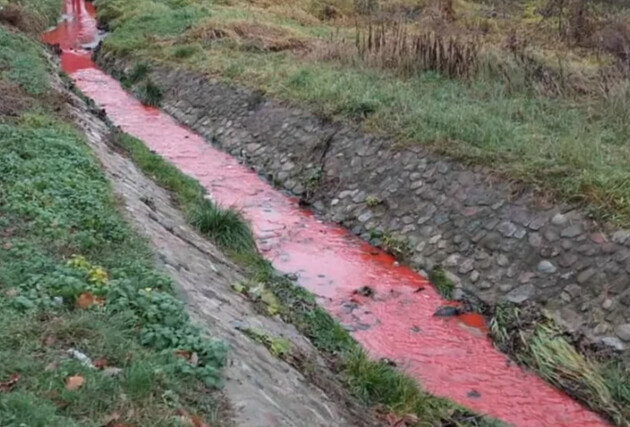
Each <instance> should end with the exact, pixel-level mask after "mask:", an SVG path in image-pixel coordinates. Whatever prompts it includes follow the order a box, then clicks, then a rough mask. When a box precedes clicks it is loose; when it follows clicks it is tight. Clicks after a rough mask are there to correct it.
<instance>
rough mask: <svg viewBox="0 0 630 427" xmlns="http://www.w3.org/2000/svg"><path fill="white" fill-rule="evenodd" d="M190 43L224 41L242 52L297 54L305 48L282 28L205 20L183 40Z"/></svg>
mask: <svg viewBox="0 0 630 427" xmlns="http://www.w3.org/2000/svg"><path fill="white" fill-rule="evenodd" d="M186 37H187V38H188V39H189V40H190V41H201V42H202V43H212V42H214V41H218V40H222V39H224V40H227V41H230V42H233V43H236V44H237V45H238V46H239V47H240V48H242V49H252V50H260V51H269V52H279V51H283V50H299V49H303V48H305V47H306V39H304V38H302V37H300V36H299V35H297V34H294V33H292V32H291V31H290V30H289V29H287V28H284V27H278V26H273V25H269V24H264V23H261V22H254V21H245V20H239V21H231V22H219V21H217V20H214V19H209V20H205V21H203V22H201V23H200V24H199V25H197V26H195V28H193V29H192V30H191V31H190V32H189V33H188V34H187V36H186Z"/></svg>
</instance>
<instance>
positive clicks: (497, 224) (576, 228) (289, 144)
mask: <svg viewBox="0 0 630 427" xmlns="http://www.w3.org/2000/svg"><path fill="white" fill-rule="evenodd" d="M100 61H101V63H103V65H105V67H106V68H108V69H110V71H113V72H116V71H118V72H120V71H121V70H123V69H124V64H123V63H121V62H116V61H114V60H112V59H111V58H110V59H108V58H107V57H106V56H104V57H103V56H102V57H101V58H100ZM152 79H153V80H154V81H155V82H158V84H159V86H160V87H162V88H163V89H164V92H165V99H164V105H163V109H164V110H165V111H167V112H168V113H170V114H171V115H172V116H173V117H175V118H176V119H177V120H179V121H180V122H181V123H183V124H185V125H187V126H189V127H190V128H192V129H193V130H195V131H196V132H198V133H200V134H201V135H203V136H204V137H205V138H206V139H207V141H209V143H212V144H215V145H217V146H219V147H220V148H222V149H223V150H225V151H228V152H230V153H232V154H233V155H235V156H238V157H240V158H242V159H243V161H244V162H245V163H247V164H248V165H250V166H252V167H254V168H255V169H257V170H258V171H259V173H260V174H261V175H263V176H264V177H266V178H267V179H268V180H270V181H271V182H273V183H274V184H275V185H277V186H279V187H281V188H284V189H286V190H288V191H290V192H292V193H293V194H295V195H297V196H299V197H301V198H303V199H304V200H305V201H307V202H308V203H310V204H311V206H312V207H313V209H314V210H315V211H317V212H318V213H319V214H320V215H322V216H324V217H325V218H328V219H330V220H332V221H335V222H338V223H340V224H343V225H344V226H346V227H348V228H349V229H351V230H352V231H353V232H354V233H356V234H358V235H360V236H362V237H363V238H365V239H366V240H369V241H371V242H372V243H374V244H377V245H381V246H385V247H389V248H390V249H391V250H392V251H394V252H399V253H400V254H401V256H403V259H404V261H405V262H407V263H408V264H409V265H411V266H412V267H414V268H416V269H418V270H423V271H430V270H431V269H432V268H434V267H435V266H436V265H441V266H442V267H443V268H444V269H445V270H446V271H447V272H448V275H449V277H450V278H451V279H452V280H453V281H454V282H455V284H456V285H457V287H458V288H460V289H465V290H467V291H470V292H472V293H474V294H475V295H477V296H479V297H480V298H482V299H483V300H484V301H486V302H488V303H496V302H497V301H500V300H508V301H512V302H514V303H522V302H524V301H527V300H534V301H536V302H538V303H540V304H542V305H544V306H545V307H546V308H548V309H549V310H550V311H551V312H552V313H553V314H554V315H555V316H556V317H557V319H558V320H559V321H561V322H562V323H563V324H564V325H565V326H566V327H568V328H569V329H571V330H575V331H581V332H584V333H586V334H587V335H588V336H590V337H591V338H593V339H596V340H599V341H602V342H604V343H606V344H607V345H610V346H612V347H615V348H618V349H625V348H626V347H628V346H629V345H630V285H629V280H630V276H629V273H630V232H628V231H625V230H612V229H608V228H606V227H598V226H596V224H594V223H593V221H591V220H589V219H588V218H587V217H586V216H585V215H583V214H582V213H581V212H579V211H578V210H574V209H572V208H571V207H570V206H566V205H544V204H543V203H540V202H539V201H537V200H536V198H535V197H534V195H533V194H532V193H531V192H528V191H519V192H516V193H515V189H514V188H513V187H511V186H510V185H509V184H508V183H506V182H501V181H500V180H497V179H494V178H492V177H491V175H489V174H488V173H487V172H486V171H484V170H482V169H481V168H470V167H465V166H463V165H461V164H459V163H456V162H452V161H449V160H447V159H445V158H443V157H440V156H437V155H435V154H432V153H431V152H430V151H429V150H427V149H424V148H422V147H412V148H404V149H403V148H393V144H392V143H391V142H390V141H388V140H385V139H382V138H375V137H371V136H369V135H366V134H364V133H361V132H360V131H358V130H357V129H356V128H355V127H353V126H351V125H347V124H340V123H330V122H327V121H324V120H322V119H320V118H318V117H317V116H315V115H313V114H311V113H309V112H307V111H305V110H301V109H296V108H292V107H289V106H286V105H284V104H282V103H280V102H276V101H270V100H266V99H264V98H263V97H261V96H260V95H259V94H258V93H256V92H255V91H252V90H249V89H244V88H235V87H231V86H229V85H226V84H224V83H221V82H217V81H213V80H209V79H207V78H201V77H198V76H195V75H192V74H189V73H186V72H183V71H175V70H165V69H162V70H154V71H152Z"/></svg>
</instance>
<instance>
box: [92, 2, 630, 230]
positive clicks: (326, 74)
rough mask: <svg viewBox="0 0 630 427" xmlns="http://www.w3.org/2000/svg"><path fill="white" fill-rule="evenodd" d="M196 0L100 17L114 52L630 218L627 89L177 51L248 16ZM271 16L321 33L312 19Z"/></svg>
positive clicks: (211, 50)
mask: <svg viewBox="0 0 630 427" xmlns="http://www.w3.org/2000/svg"><path fill="white" fill-rule="evenodd" d="M185 3H186V4H187V5H188V6H186V7H185V8H184V9H181V10H180V9H179V8H175V7H172V5H170V3H169V2H168V1H165V0H162V1H160V0H142V1H141V2H134V3H133V4H132V3H129V2H127V3H124V2H120V1H118V0H99V1H98V2H97V6H99V7H100V9H99V15H100V16H101V18H102V19H103V20H108V19H110V22H111V23H112V29H113V32H112V34H111V36H110V37H108V38H107V39H106V41H105V43H104V49H105V50H106V51H110V52H116V53H118V54H131V55H134V57H136V58H139V59H142V60H145V61H149V62H151V61H167V62H168V61H172V63H173V65H175V66H178V67H181V66H183V67H187V68H190V69H192V70H194V71H197V72H199V73H209V74H212V75H217V76H222V77H223V78H225V79H227V80H232V81H235V82H238V83H241V84H244V85H249V86H253V87H255V88H257V89H262V90H263V91H265V92H266V93H268V94H269V95H271V96H273V97H277V98H281V99H287V100H292V101H295V102H297V103H299V104H300V105H304V104H306V105H310V107H311V108H312V109H314V110H315V111H317V112H319V113H320V114H322V115H326V116H337V117H345V118H349V119H353V120H360V121H362V124H363V126H364V128H365V129H367V130H369V131H373V132H375V133H382V134H385V135H388V136H391V137H393V139H394V141H395V142H397V143H399V144H423V145H427V146H431V147H433V148H434V149H435V150H437V151H438V152H441V153H444V154H447V155H449V156H452V157H454V158H456V159H460V160H462V161H464V162H471V163H475V164H483V165H487V166H490V167H491V168H492V169H494V170H495V171H496V172H498V173H501V174H506V175H507V176H509V177H511V178H515V179H519V180H523V181H524V182H526V183H528V184H530V185H531V186H532V187H534V188H535V189H540V190H542V191H544V192H549V193H551V194H554V195H556V196H557V197H560V198H562V199H564V200H568V201H571V202H577V203H582V204H584V205H585V206H587V207H588V208H589V209H591V210H592V211H593V212H594V213H596V214H598V215H599V216H600V217H604V218H611V219H613V220H617V221H619V222H620V223H622V224H626V225H627V224H630V172H629V171H630V156H629V154H630V148H629V146H628V144H626V143H625V141H626V140H627V139H628V136H630V127H629V126H628V123H629V121H628V120H627V111H628V100H629V99H630V98H629V95H628V92H624V91H620V92H619V93H617V94H616V95H611V96H610V97H609V98H608V99H606V100H595V99H577V100H575V101H574V100H572V99H569V98H554V99H552V98H547V97H543V96H538V95H535V94H533V93H530V92H528V91H513V90H510V88H509V87H507V86H506V85H505V84H504V83H502V82H501V81H498V80H496V81H493V80H492V79H478V80H475V81H472V82H462V81H456V80H451V79H447V78H445V77H443V76H440V75H438V74H436V73H432V72H425V73H420V74H418V75H415V76H412V77H410V78H407V79H403V78H400V77H398V76H396V75H395V74H394V73H390V72H387V71H382V70H376V69H369V68H367V67H364V66H358V65H357V66H354V65H352V64H342V63H338V62H335V61H328V62H323V61H316V60H312V59H308V57H299V58H298V57H296V56H295V55H293V54H291V53H288V52H260V51H258V52H257V51H253V50H243V49H242V48H240V47H239V46H238V45H235V44H234V43H231V42H230V40H215V41H212V42H203V41H201V42H202V45H200V46H203V49H198V50H197V51H196V52H194V53H192V54H190V55H188V54H187V55H185V57H184V58H182V57H178V56H177V55H174V54H173V52H175V51H176V49H177V48H178V46H186V45H188V44H189V43H190V42H191V40H190V39H189V38H187V37H186V33H185V32H184V35H182V34H180V33H179V32H180V31H185V29H186V28H191V32H192V31H194V28H195V25H203V22H202V21H203V18H204V17H213V18H216V17H222V18H224V19H225V20H228V21H229V20H236V19H247V17H246V16H245V18H244V17H243V16H242V15H243V14H244V13H245V14H247V12H245V11H242V10H241V9H238V7H239V6H235V7H233V8H231V12H229V13H228V11H226V9H230V8H225V7H223V6H221V7H213V5H212V4H211V3H209V2H205V1H200V2H195V3H194V4H192V3H191V2H185ZM140 4H142V6H139V5H140ZM112 10H116V11H117V12H116V13H113V12H112ZM157 11H159V13H158V12H157ZM112 15H113V16H115V19H112V18H111V16H112ZM260 19H262V20H263V21H265V20H266V21H267V22H269V23H270V25H276V26H280V27H283V28H287V29H291V30H292V31H299V32H300V34H302V35H303V36H304V37H312V35H309V31H308V30H309V29H310V28H311V27H310V26H308V25H299V23H296V22H292V23H291V25H288V24H283V23H281V22H279V21H277V20H276V21H274V20H273V19H271V18H269V19H267V18H266V17H265V16H261V17H260ZM149 24H150V25H149ZM331 31H332V29H331ZM191 34H192V33H191Z"/></svg>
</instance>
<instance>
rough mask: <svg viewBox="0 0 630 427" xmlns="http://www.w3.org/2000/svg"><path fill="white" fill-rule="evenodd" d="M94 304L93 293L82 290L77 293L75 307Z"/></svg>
mask: <svg viewBox="0 0 630 427" xmlns="http://www.w3.org/2000/svg"><path fill="white" fill-rule="evenodd" d="M93 305H94V295H92V294H91V293H90V292H83V293H82V294H81V295H79V298H78V299H77V307H79V308H84V309H85V308H89V307H91V306H93Z"/></svg>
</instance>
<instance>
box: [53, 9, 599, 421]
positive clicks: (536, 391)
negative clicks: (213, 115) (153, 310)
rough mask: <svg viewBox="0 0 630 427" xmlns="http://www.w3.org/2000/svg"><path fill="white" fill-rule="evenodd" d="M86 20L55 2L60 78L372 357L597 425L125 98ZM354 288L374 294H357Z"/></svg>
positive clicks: (427, 301) (504, 405) (488, 408)
mask: <svg viewBox="0 0 630 427" xmlns="http://www.w3.org/2000/svg"><path fill="white" fill-rule="evenodd" d="M94 16H95V11H94V7H93V6H92V4H91V3H89V2H85V1H84V0H65V6H64V16H63V20H62V21H61V22H60V24H59V25H58V27H56V28H55V29H53V30H51V31H49V32H47V33H46V34H45V35H44V40H45V41H46V42H47V43H51V44H55V43H57V44H59V45H60V47H61V48H62V50H63V53H62V56H61V66H62V68H63V70H64V71H65V72H67V73H68V74H69V75H70V76H71V78H72V79H73V81H74V82H75V84H76V85H77V87H78V88H79V89H80V90H81V91H83V93H85V94H86V95H87V96H89V97H91V98H92V99H93V100H94V101H95V102H96V103H97V104H98V105H99V107H101V108H104V109H105V110H106V112H107V114H108V116H109V117H110V119H111V120H112V121H113V122H114V123H115V124H116V125H118V126H120V127H121V128H122V129H123V130H124V131H125V132H127V133H129V134H131V135H133V136H135V137H137V138H139V139H141V140H142V141H144V143H145V144H146V145H147V146H148V147H150V148H151V149H152V150H155V151H156V152H158V153H159V154H160V155H162V156H163V157H164V158H166V159H167V160H168V161H170V162H172V163H173V164H174V165H176V166H177V167H178V168H179V169H180V170H182V171H183V172H184V173H186V174H188V175H190V176H192V177H194V178H196V179H197V180H198V181H199V182H201V184H202V185H203V186H204V187H205V188H206V189H207V190H208V193H209V195H210V196H211V197H212V199H213V200H214V201H215V202H216V203H217V204H220V205H222V206H233V207H235V208H237V209H239V210H240V211H241V212H243V214H244V216H245V217H246V218H247V220H248V221H249V222H250V223H251V225H252V228H253V230H254V233H255V236H256V240H257V243H258V246H259V248H260V250H261V251H262V252H263V254H264V255H265V257H267V258H268V259H269V260H270V261H271V262H272V263H273V265H274V266H275V267H276V268H277V269H279V270H280V271H284V272H292V273H295V274H297V276H298V282H299V284H300V285H301V286H303V287H305V288H306V289H308V290H309V291H311V292H313V293H314V294H315V295H316V296H317V297H318V301H319V302H320V304H322V306H323V307H324V308H326V309H327V310H328V311H329V312H330V313H331V314H332V315H334V316H335V317H336V318H337V319H339V321H340V322H342V323H343V324H345V325H347V327H348V328H350V329H351V330H352V335H353V336H354V337H355V338H356V339H357V340H358V341H359V342H360V343H361V344H362V345H363V346H364V348H365V349H366V350H367V351H368V352H369V354H370V355H371V356H373V357H375V358H381V357H386V358H388V359H391V360H393V361H395V362H396V363H397V365H398V367H399V368H401V369H403V370H405V371H406V372H407V373H408V374H409V375H412V376H413V377H415V378H417V380H418V381H419V382H420V383H421V384H422V386H423V387H424V388H425V389H426V390H428V391H429V392H431V393H433V394H436V395H439V396H444V397H447V398H449V399H452V400H453V401H455V402H457V403H459V404H461V405H463V406H466V407H468V408H471V409H473V410H475V411H478V412H480V413H485V414H489V415H491V416H494V417H496V418H499V419H501V420H503V421H504V422H507V423H509V424H513V425H515V426H519V427H551V426H553V427H560V426H566V427H569V426H571V427H577V426H580V427H587V426H606V425H608V424H607V423H605V422H604V421H602V420H601V419H600V418H599V417H598V416H597V415H595V414H594V413H592V412H590V411H588V410H587V409H585V408H583V407H582V406H581V405H580V404H578V403H576V402H575V401H573V400H572V399H570V398H569V397H568V396H566V395H564V394H563V393H561V392H559V391H558V390H556V389H554V388H553V387H551V386H550V385H548V384H546V383H545V382H543V381H542V380H541V379H539V378H538V377H536V376H535V375H533V374H531V373H529V372H525V371H523V370H522V369H520V368H518V367H516V366H514V365H513V364H510V363H508V361H507V359H506V357H505V356H504V355H503V354H501V353H499V352H498V351H497V350H496V349H495V348H494V347H493V346H492V344H491V343H490V341H489V340H488V338H487V337H486V331H485V326H484V325H483V321H482V319H480V318H479V317H476V316H474V315H468V316H465V317H464V316H459V317H452V318H444V317H434V316H433V313H434V312H435V310H436V309H437V308H438V307H440V306H442V305H446V304H448V302H447V301H444V300H442V299H441V297H440V296H439V295H438V293H437V292H436V291H435V290H434V289H433V288H432V287H431V286H430V284H429V283H428V282H427V280H426V279H425V278H424V277H422V276H420V275H419V274H417V273H415V272H414V271H412V270H411V269H409V268H406V267H404V266H399V265H398V264H397V263H395V261H394V259H393V258H392V257H391V256H389V255H387V254H386V253H384V252H382V251H380V250H378V249H376V248H374V247H371V246H370V245H368V244H367V243H365V242H363V241H361V240H360V239H358V238H357V237H355V236H353V235H351V234H350V233H349V232H348V231H346V230H345V229H343V228H341V227H339V226H337V225H334V224H331V223H327V222H323V221H321V220H319V219H318V218H316V217H314V216H313V215H312V214H311V213H309V211H307V210H304V209H302V208H300V207H299V206H298V202H297V200H295V199H293V198H290V197H287V196H286V195H284V194H283V193H281V192H279V191H278V190H275V189H274V188H273V187H272V186H270V185H269V184H268V183H266V182H265V181H263V180H262V179H260V178H259V177H258V176H257V175H256V174H255V173H254V172H252V171H250V170H249V169H248V168H247V167H245V166H243V165H241V164H239V163H238V162H237V161H236V160H235V159H234V158H232V157H231V156H229V155H227V154H225V153H223V152H221V151H219V150H217V149H216V148H213V147H212V146H211V145H210V144H209V143H207V142H206V141H204V140H203V138H201V137H200V136H198V135H196V134H195V133H193V132H191V131H190V130H188V129H186V128H184V127H182V126H180V125H179V124H178V123H176V122H175V120H174V119H172V118H171V117H170V116H168V115H167V114H165V113H162V112H161V111H160V110H158V109H155V108H150V107H146V106H143V105H142V104H141V103H140V102H138V101H137V100H135V99H134V98H133V97H132V96H131V95H129V94H128V93H126V92H125V91H124V90H123V89H122V88H121V86H120V85H119V83H118V82H117V81H116V80H114V79H113V78H112V77H110V76H108V75H107V74H106V73H104V72H103V71H101V70H99V69H98V67H97V66H96V65H95V64H94V63H93V62H92V61H91V59H90V52H89V51H88V50H86V49H84V47H85V46H86V45H89V44H90V43H93V42H94V41H95V40H96V39H97V37H98V30H97V28H96V22H95V19H94ZM362 286H369V287H370V288H372V289H373V290H374V295H373V296H372V297H364V296H360V295H357V294H356V293H355V290H356V289H358V288H360V287H362ZM419 288H424V289H423V290H422V291H421V292H418V289H419Z"/></svg>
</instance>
